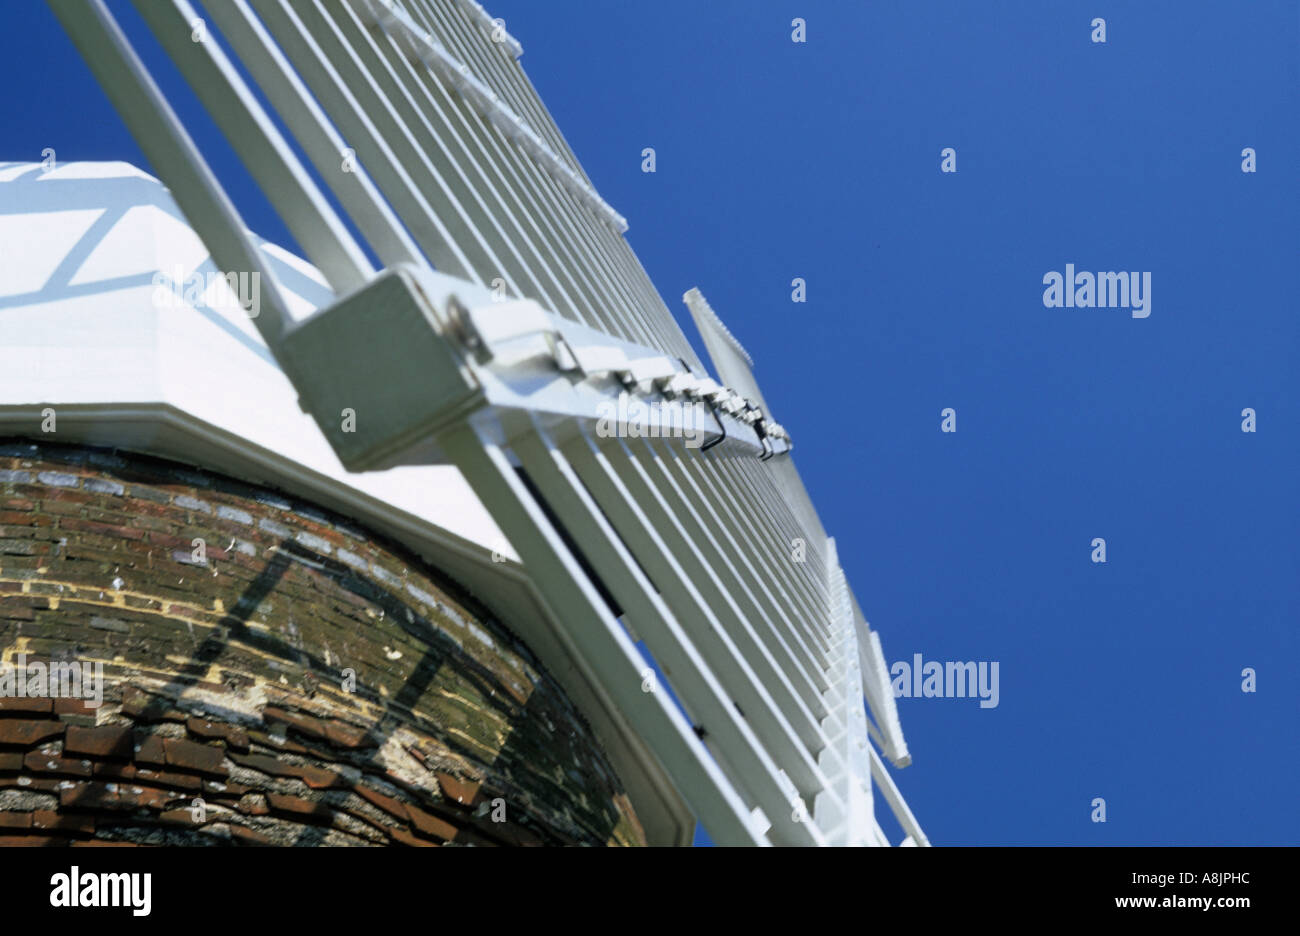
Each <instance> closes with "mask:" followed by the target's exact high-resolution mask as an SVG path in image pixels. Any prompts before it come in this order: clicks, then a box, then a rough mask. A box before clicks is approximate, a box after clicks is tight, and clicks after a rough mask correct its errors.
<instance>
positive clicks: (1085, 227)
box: [0, 0, 1300, 845]
mask: <svg viewBox="0 0 1300 936" xmlns="http://www.w3.org/2000/svg"><path fill="white" fill-rule="evenodd" d="M487 6H488V9H489V11H490V12H491V13H492V14H494V15H497V16H502V17H504V18H505V20H506V22H507V26H508V28H509V29H510V31H511V32H512V33H513V34H514V35H515V36H517V37H518V38H519V39H520V40H521V42H522V43H523V46H524V49H525V55H524V58H523V63H524V65H525V67H526V68H527V70H528V72H529V74H530V76H531V77H532V80H533V82H534V84H535V85H536V86H537V88H538V89H539V91H540V92H541V94H542V96H543V98H544V100H545V101H546V103H547V106H548V107H549V109H550V110H551V112H552V114H553V115H554V117H555V118H556V120H557V122H558V123H559V125H560V127H561V128H562V129H563V131H564V133H565V135H566V137H567V138H568V140H569V142H570V144H571V145H572V146H573V148H574V150H575V151H576V152H577V154H578V156H579V158H580V159H581V160H582V162H583V164H584V166H585V168H586V169H587V171H588V173H589V174H590V176H591V177H592V179H593V181H594V182H595V184H596V187H597V188H598V189H599V191H600V192H601V194H602V195H603V196H604V197H605V199H606V200H607V201H609V202H610V203H611V204H612V205H613V206H614V207H615V208H616V209H617V210H618V211H619V212H620V213H622V214H623V215H624V216H626V217H627V218H628V220H629V222H630V225H631V227H630V230H629V232H628V239H629V241H630V242H631V244H632V246H633V247H634V249H635V250H636V251H637V253H638V255H639V256H640V258H641V260H642V263H643V264H644V265H645V267H646V269H647V271H648V272H649V274H650V276H651V277H652V278H653V280H654V281H655V283H656V285H657V286H658V287H659V290H660V292H661V294H662V295H663V296H664V298H665V300H666V301H667V302H668V304H669V306H670V308H672V309H673V311H674V312H675V313H677V314H678V316H679V320H680V321H682V322H684V323H687V322H688V318H689V317H688V316H687V315H686V314H685V309H684V307H682V305H681V303H680V296H681V294H682V293H683V292H684V291H685V290H686V289H688V288H690V287H692V286H699V287H700V289H701V290H702V291H703V292H704V294H705V295H706V296H707V297H708V298H709V300H710V302H711V303H712V305H713V307H714V308H715V309H716V310H717V311H718V313H719V314H720V315H721V316H722V318H723V320H724V321H725V322H726V323H727V324H728V325H729V326H730V328H731V330H732V331H733V332H734V333H735V334H736V335H737V336H738V337H739V339H740V340H741V342H742V343H744V345H745V346H746V348H747V349H748V350H749V352H750V353H751V355H752V356H753V358H754V359H755V361H756V363H757V368H756V375H757V377H758V379H759V381H760V383H761V385H762V387H763V391H764V395H765V396H766V397H767V399H768V401H769V403H770V404H771V405H772V408H773V410H774V413H775V415H776V417H777V418H778V419H779V420H780V421H781V422H782V423H783V424H785V425H786V426H787V427H788V428H789V429H790V430H791V433H792V435H793V436H794V439H795V443H796V447H797V452H796V460H797V463H798V465H799V468H800V471H801V472H802V474H803V476H804V479H805V482H806V483H807V485H808V487H809V489H810V490H811V492H812V495H813V498H814V500H815V502H816V503H817V504H818V505H819V506H820V509H821V512H822V516H823V519H824V522H825V524H826V527H827V529H828V530H829V531H830V532H831V533H832V535H834V536H836V538H837V541H838V544H839V554H840V559H841V562H842V563H843V565H844V567H845V569H846V571H847V573H848V576H849V580H850V582H851V583H852V584H853V587H854V590H855V592H856V593H857V596H858V599H859V601H860V603H861V605H862V608H863V610H864V612H865V613H866V615H867V617H868V619H869V620H870V621H871V623H872V625H873V626H874V627H875V628H876V629H877V630H879V632H880V634H881V636H882V639H883V641H884V646H885V651H886V655H887V656H888V657H889V659H890V660H891V661H893V660H899V659H904V660H911V658H912V655H913V654H914V653H920V654H922V655H923V657H924V658H925V659H926V660H939V661H956V660H973V661H990V662H991V661H997V662H998V663H999V671H1000V704H999V705H998V707H997V708H995V709H981V708H980V707H979V705H978V703H977V702H976V701H975V700H972V699H900V700H899V707H900V714H901V716H902V721H903V726H904V730H905V732H906V734H907V737H908V741H909V745H910V747H911V750H912V753H913V758H914V764H913V766H912V767H909V768H907V769H906V770H904V771H899V772H897V773H896V777H897V780H898V783H899V786H900V787H901V788H902V790H903V792H904V794H905V795H906V796H907V797H908V800H909V802H910V804H911V805H912V808H913V810H914V811H915V813H916V814H917V816H918V818H919V819H920V820H921V822H922V823H923V825H924V826H925V828H926V830H927V832H928V834H929V835H930V837H931V839H932V840H933V841H934V842H935V843H936V844H962V845H971V844H1030V843H1041V844H1180V843H1189V844H1191V843H1197V844H1220V843H1221V844H1258V843H1272V844H1283V843H1290V844H1295V843H1297V842H1298V841H1300V804H1298V802H1297V798H1296V796H1295V792H1294V790H1295V778H1296V776H1297V773H1300V755H1298V751H1297V744H1298V741H1297V730H1296V728H1297V716H1300V678H1297V650H1298V649H1300V646H1298V642H1297V639H1296V636H1295V627H1296V623H1297V620H1298V619H1300V614H1298V612H1300V574H1298V572H1300V568H1298V564H1300V563H1298V561H1297V545H1296V543H1297V517H1300V510H1298V509H1297V508H1300V503H1298V501H1300V495H1297V489H1296V475H1297V471H1296V468H1297V465H1300V444H1298V443H1297V436H1296V426H1297V425H1300V412H1298V411H1297V410H1298V402H1300V371H1298V370H1297V366H1296V359H1297V351H1298V350H1300V340H1298V339H1300V324H1297V316H1296V312H1297V298H1296V296H1297V290H1296V287H1295V284H1294V283H1293V282H1292V277H1293V276H1294V275H1295V271H1296V260H1297V248H1300V216H1298V215H1297V204H1298V201H1297V195H1298V194H1300V191H1298V189H1300V186H1298V184H1297V181H1296V180H1297V174H1296V166H1297V165H1298V164H1300V132H1298V129H1297V114H1300V100H1298V97H1300V93H1298V91H1297V88H1300V80H1298V79H1300V3H1297V2H1295V0H1291V2H1267V0H1261V2H1253V3H1250V4H1236V3H1208V2H1201V3H1187V2H1181V3H1175V2H1146V3H1142V4H1109V3H1088V4H1080V3H1073V2H1056V3H1051V4H1043V3H1036V2H1023V3H1010V2H1004V3H989V4H979V5H977V4H970V3H956V2H943V3H932V2H921V3H914V4H904V3H861V4H842V3H841V4H833V3H829V2H813V0H797V2H792V3H791V2H782V3H774V2H766V0H763V2H758V0H750V2H721V0H709V2H705V3H700V2H684V0H663V2H660V3H656V4H596V3H591V2H571V0H549V2H547V3H545V4H538V3H536V2H531V0H492V2H491V3H488V4H487ZM113 8H114V10H116V11H121V12H120V15H121V16H122V17H123V19H124V20H128V21H129V20H130V11H129V8H125V9H124V8H123V5H121V4H115V5H114V7H113ZM6 12H7V14H8V18H9V28H8V29H7V31H6V38H5V39H4V40H0V43H2V44H3V46H4V53H5V54H4V55H3V56H0V75H2V76H3V78H4V79H5V81H4V86H5V87H8V88H10V89H23V90H20V92H19V93H14V94H11V95H9V96H7V97H6V99H5V101H4V103H3V105H0V130H2V131H3V132H2V133H0V139H2V140H3V141H4V143H5V145H4V148H3V151H2V152H0V159H30V160H33V161H37V160H39V159H40V152H41V149H42V148H43V147H45V146H54V147H55V148H56V150H57V152H58V155H59V159H60V160H62V161H66V160H71V159H110V158H115V159H117V158H120V159H127V160H130V161H133V162H136V163H143V159H142V157H141V156H140V154H139V150H138V149H137V148H136V147H135V145H134V143H133V142H132V141H131V140H130V138H129V136H128V135H127V134H126V131H125V130H124V129H123V128H122V126H121V124H120V123H119V122H118V121H117V119H116V117H115V116H114V115H111V114H110V113H109V112H108V111H107V109H106V108H107V105H106V103H105V101H104V99H103V97H102V95H101V94H100V92H99V91H98V90H97V89H96V88H95V87H94V86H93V83H92V82H91V79H90V77H89V74H88V72H87V71H86V69H85V68H84V66H83V65H82V64H81V62H80V60H79V59H78V58H77V56H76V53H75V51H74V50H73V49H72V47H71V45H70V43H68V42H67V41H66V40H65V39H64V38H63V36H62V33H61V31H60V30H59V28H58V26H57V24H56V23H55V21H54V19H53V17H52V16H51V15H50V14H49V13H48V11H47V10H46V9H45V7H44V4H40V3H36V2H34V0H23V2H22V3H20V4H13V5H11V6H10V8H8V9H7V11H6ZM796 16H797V17H802V18H804V19H805V20H806V21H807V37H808V41H807V42H806V43H804V44H796V43H793V42H791V40H790V31H791V25H790V22H791V20H792V19H793V18H794V17H796ZM1094 17H1104V18H1105V19H1106V31H1107V41H1106V42H1105V44H1096V43H1093V42H1091V41H1090V34H1091V32H1092V27H1091V26H1090V23H1091V21H1092V20H1093V18H1094ZM37 37H40V40H41V41H39V42H38V41H37ZM647 146H649V147H653V148H654V149H655V151H656V161H657V171H656V172H655V173H654V174H646V173H643V172H642V171H641V151H642V149H643V148H644V147H647ZM945 147H952V148H954V149H955V150H956V154H957V155H956V158H957V170H958V171H957V172H956V173H954V174H944V173H941V172H940V160H941V157H940V151H941V150H942V149H943V148H945ZM1244 147H1253V148H1254V149H1255V150H1256V153H1257V161H1258V171H1257V172H1256V173H1253V174H1248V173H1243V172H1242V171H1241V162H1242V158H1241V151H1242V149H1243V148H1244ZM214 153H216V154H217V156H216V159H217V160H218V161H220V160H222V159H229V157H228V156H223V155H222V151H221V150H220V149H217V150H214ZM230 177H231V179H232V183H231V184H232V188H233V189H235V190H236V194H237V196H238V193H239V192H240V191H243V190H244V189H246V188H247V186H248V183H247V182H246V180H243V179H242V176H241V175H240V173H239V172H238V171H231V172H230ZM241 187H242V188H241ZM248 218H249V221H250V223H251V224H252V225H253V226H254V227H255V228H256V229H257V230H258V231H259V233H261V234H263V235H265V236H268V237H270V238H271V239H273V240H279V241H281V242H284V243H289V244H291V241H290V240H289V238H288V236H287V234H285V233H284V230H283V227H282V226H281V225H280V224H279V222H278V221H277V220H276V219H274V218H273V217H271V216H270V215H269V211H266V210H264V209H263V210H262V213H261V214H258V213H257V212H256V211H250V212H249V214H248ZM1067 263H1069V264H1074V265H1075V267H1076V268H1077V269H1079V270H1090V271H1094V272H1095V271H1106V270H1126V271H1128V270H1132V271H1149V272H1150V273H1151V275H1152V297H1151V298H1152V301H1151V315H1150V317H1148V318H1145V319H1136V318H1133V317H1131V315H1130V314H1129V312H1128V311H1127V310H1125V309H1113V308H1045V307H1044V305H1043V301H1042V296H1043V289H1044V286H1043V276H1044V274H1045V273H1048V272H1049V271H1056V272H1063V271H1064V270H1065V265H1066V264H1067ZM794 277H802V278H804V279H805V280H806V282H807V295H808V301H807V302H806V303H803V304H795V303H792V302H791V300H790V292H791V285H790V284H791V280H792V279H793V278H794ZM685 327H686V329H687V332H688V334H690V335H691V338H692V340H694V341H696V344H697V347H699V348H700V350H701V353H702V354H703V349H702V346H701V345H700V344H699V342H698V338H697V336H696V335H695V334H694V331H693V328H692V327H691V326H690V325H689V324H686V326H685ZM945 407H952V408H954V409H955V410H956V413H957V432H955V433H950V434H947V433H943V432H941V431H940V411H941V410H943V409H944V408H945ZM1246 407H1251V408H1253V409H1254V410H1255V411H1256V413H1257V420H1258V431H1256V432H1255V433H1253V434H1248V433H1243V432H1242V431H1241V421H1242V417H1241V411H1242V410H1243V409H1244V408H1246ZM1095 537H1103V538H1105V540H1106V549H1107V561H1106V563H1105V564H1095V563H1093V562H1092V561H1091V553H1092V546H1091V543H1092V540H1093V539H1094V538H1095ZM1246 667H1253V668H1254V669H1255V670H1256V671H1257V674H1258V677H1257V678H1258V692H1256V693H1253V694H1250V693H1243V692H1242V691H1241V683H1242V677H1241V671H1242V670H1243V669H1244V668H1246ZM1094 797H1103V798H1105V800H1106V811H1107V822H1106V823H1104V824H1100V823H1094V822H1092V821H1091V819H1090V816H1091V813H1092V806H1091V803H1092V800H1093V798H1094ZM882 809H883V804H882Z"/></svg>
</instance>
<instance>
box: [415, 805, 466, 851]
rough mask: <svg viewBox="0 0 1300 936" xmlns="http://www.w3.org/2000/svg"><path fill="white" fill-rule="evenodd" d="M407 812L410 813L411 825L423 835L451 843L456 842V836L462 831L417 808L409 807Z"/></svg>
mask: <svg viewBox="0 0 1300 936" xmlns="http://www.w3.org/2000/svg"><path fill="white" fill-rule="evenodd" d="M407 812H408V813H410V816H411V824H412V825H413V826H415V829H416V831H417V832H419V833H420V834H421V835H428V836H432V837H434V838H438V839H441V840H443V841H444V842H451V841H455V839H456V834H457V833H458V832H459V831H460V830H459V829H457V828H456V827H455V826H454V825H452V824H451V823H450V822H447V821H446V820H445V819H439V818H438V817H437V816H435V815H433V814H431V813H427V812H425V811H424V810H423V809H420V808H418V807H416V806H408V807H407Z"/></svg>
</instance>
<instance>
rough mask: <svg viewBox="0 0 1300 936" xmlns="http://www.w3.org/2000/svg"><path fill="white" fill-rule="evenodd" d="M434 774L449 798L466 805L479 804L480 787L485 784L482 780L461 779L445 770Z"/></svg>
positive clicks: (444, 793)
mask: <svg viewBox="0 0 1300 936" xmlns="http://www.w3.org/2000/svg"><path fill="white" fill-rule="evenodd" d="M434 776H435V777H437V778H438V786H439V787H440V788H441V789H442V795H443V796H445V797H447V799H449V800H452V801H454V802H457V803H460V804H461V805H464V806H474V805H477V798H478V794H479V789H480V788H481V787H482V786H483V784H482V781H470V780H461V779H460V778H458V777H454V776H452V775H451V774H449V773H445V772H443V771H438V772H437V773H435V774H434Z"/></svg>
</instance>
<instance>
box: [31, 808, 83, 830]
mask: <svg viewBox="0 0 1300 936" xmlns="http://www.w3.org/2000/svg"><path fill="white" fill-rule="evenodd" d="M32 828H33V829H56V830H58V831H61V832H76V833H80V834H82V835H93V834H94V832H95V820H94V819H93V818H91V817H90V816H73V815H67V814H64V813H58V812H55V811H54V810H53V809H37V810H35V811H34V812H33V813H32Z"/></svg>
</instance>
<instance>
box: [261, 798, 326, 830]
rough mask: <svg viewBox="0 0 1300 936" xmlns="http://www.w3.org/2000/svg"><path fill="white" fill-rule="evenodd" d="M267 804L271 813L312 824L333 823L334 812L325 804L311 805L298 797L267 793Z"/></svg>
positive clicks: (309, 801)
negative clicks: (282, 814) (281, 814)
mask: <svg viewBox="0 0 1300 936" xmlns="http://www.w3.org/2000/svg"><path fill="white" fill-rule="evenodd" d="M266 799H267V802H268V803H269V804H270V806H271V811H272V812H273V813H284V814H285V815H288V816H293V817H296V818H298V819H304V820H308V821H312V822H325V823H329V822H332V821H333V818H334V810H333V809H331V808H330V807H329V805H328V804H326V803H313V802H312V801H311V800H305V799H303V798H302V797H299V796H287V795H285V794H283V793H267V794H266Z"/></svg>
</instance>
